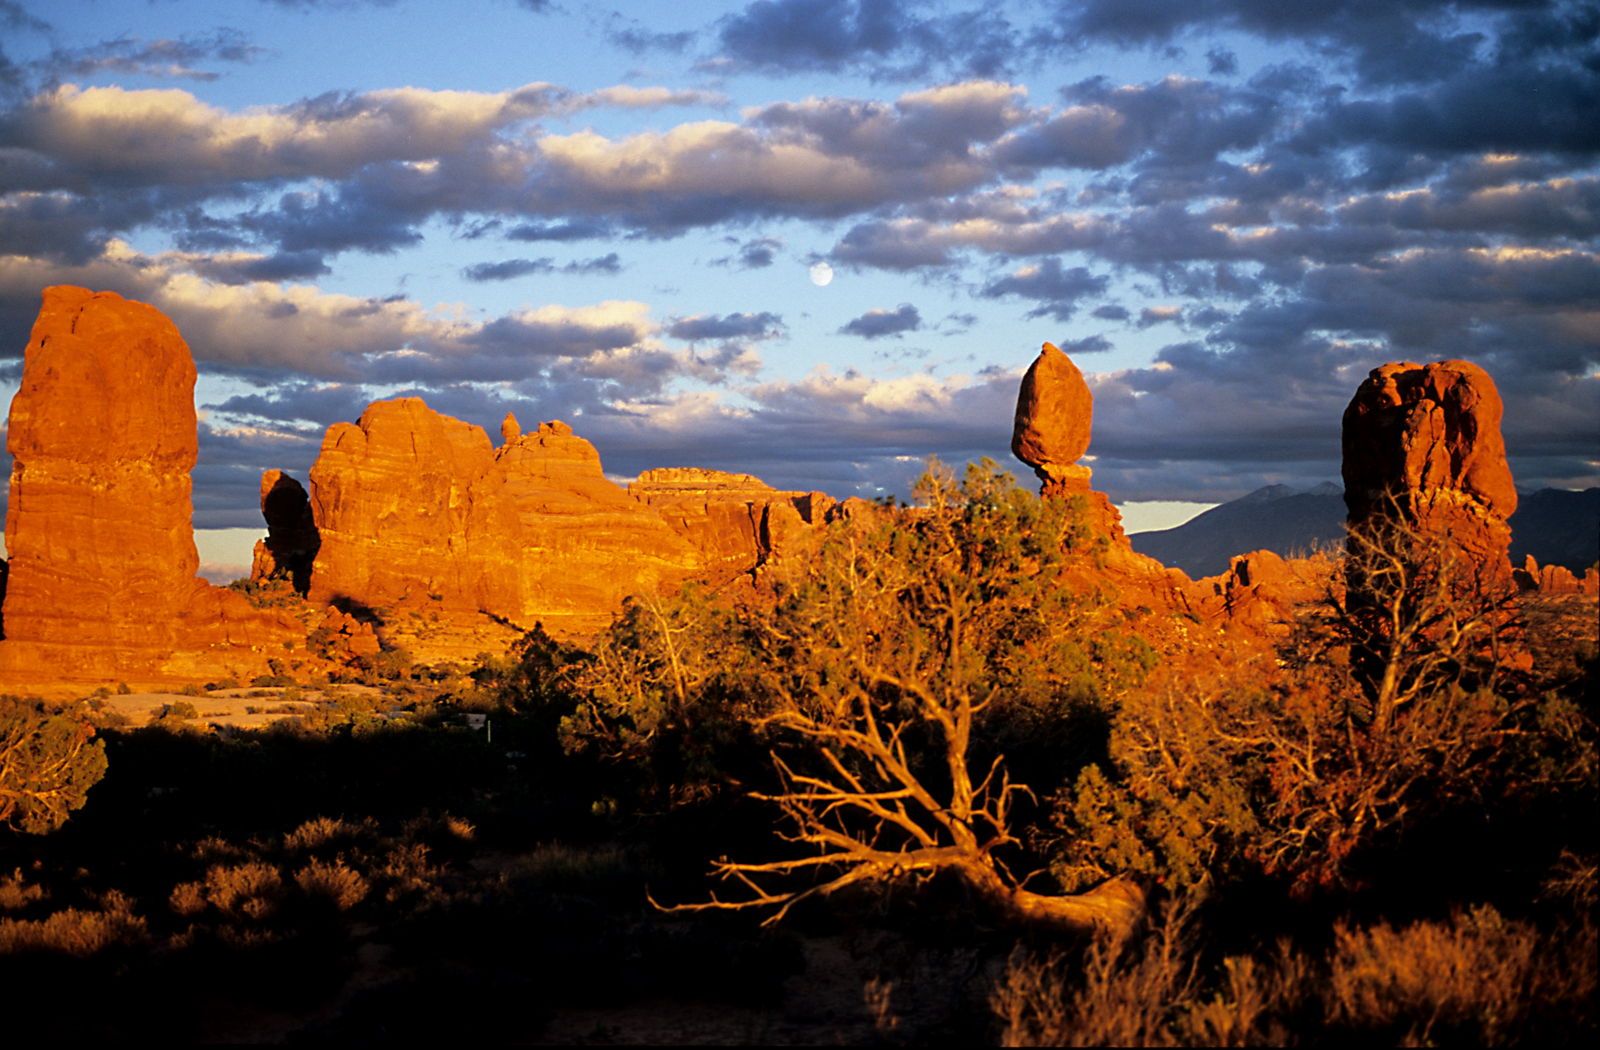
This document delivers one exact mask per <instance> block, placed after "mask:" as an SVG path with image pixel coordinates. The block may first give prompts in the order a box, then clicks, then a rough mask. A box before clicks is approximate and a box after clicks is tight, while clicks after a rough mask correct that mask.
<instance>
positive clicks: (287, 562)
mask: <svg viewBox="0 0 1600 1050" xmlns="http://www.w3.org/2000/svg"><path fill="white" fill-rule="evenodd" d="M261 516H262V517H263V518H265V519H266V521H267V537H266V539H263V540H257V541H256V547H255V556H254V558H253V561H252V564H251V566H250V578H251V579H252V580H255V581H257V582H265V581H267V580H288V581H289V582H290V583H291V584H292V585H293V587H294V589H295V591H296V592H298V593H299V594H302V595H303V594H305V593H306V590H307V588H308V587H309V586H310V583H311V565H312V563H313V562H314V561H315V560H316V557H317V550H318V549H319V548H320V547H321V546H322V538H321V537H320V536H319V535H318V534H317V523H316V521H315V519H314V518H313V517H312V514H311V497H310V496H308V495H307V494H306V490H305V486H303V485H301V484H300V483H299V482H298V481H296V480H295V479H294V478H291V477H290V476H289V475H287V474H285V473H284V472H283V471H281V470H269V471H267V472H266V473H265V474H263V475H262V476H261Z"/></svg>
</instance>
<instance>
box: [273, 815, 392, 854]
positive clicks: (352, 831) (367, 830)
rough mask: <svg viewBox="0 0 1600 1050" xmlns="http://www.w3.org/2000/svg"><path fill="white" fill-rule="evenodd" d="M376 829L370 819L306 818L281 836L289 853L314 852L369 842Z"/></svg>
mask: <svg viewBox="0 0 1600 1050" xmlns="http://www.w3.org/2000/svg"><path fill="white" fill-rule="evenodd" d="M375 838H376V829H375V828H374V826H373V823H372V821H371V820H370V819H368V820H365V821H362V822H360V823H356V822H353V821H348V820H337V819H334V818H331V817H317V818H316V819H314V820H308V821H306V822H305V823H304V824H301V825H300V826H299V827H297V828H295V829H294V830H293V831H291V832H289V833H288V834H287V835H285V836H284V837H283V848H284V849H285V850H287V851H289V852H290V853H315V852H321V851H326V850H329V849H344V848H348V847H349V846H351V845H354V844H356V843H367V842H371V841H372V840H373V839H375Z"/></svg>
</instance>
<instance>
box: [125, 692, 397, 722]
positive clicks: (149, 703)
mask: <svg viewBox="0 0 1600 1050" xmlns="http://www.w3.org/2000/svg"><path fill="white" fill-rule="evenodd" d="M297 692H298V693H299V694H300V699H299V700H294V701H289V702H285V701H284V700H283V690H282V689H278V688H251V687H245V688H241V689H218V690H216V691H214V692H209V693H204V694H202V695H200V696H188V695H185V694H183V693H123V694H113V695H111V696H108V697H105V698H104V699H103V700H102V701H101V703H102V704H103V705H104V706H103V708H102V710H108V711H112V712H115V713H116V714H118V715H121V716H122V717H123V718H125V719H127V723H128V725H130V726H143V725H149V724H150V723H151V722H152V721H154V720H155V719H156V718H157V717H159V716H160V714H161V712H162V711H163V710H164V709H165V707H166V706H167V705H168V704H179V703H184V704H189V705H191V706H192V707H194V709H195V711H196V712H198V715H199V717H198V718H193V719H185V720H184V721H187V722H204V723H207V724H210V725H214V726H238V727H239V728H241V729H260V728H261V727H262V726H264V725H267V724H269V723H271V722H276V721H277V720H278V719H280V718H293V717H294V716H295V715H297V714H302V713H309V712H310V711H312V710H313V709H315V708H316V706H317V705H318V704H321V703H326V702H330V701H332V700H333V699H335V698H336V697H338V696H339V695H341V694H342V695H346V696H351V695H358V694H366V695H372V694H381V693H382V692H383V690H381V689H377V688H374V687H372V686H366V685H341V686H336V687H335V688H334V689H332V690H329V691H328V692H327V693H323V692H320V691H317V690H313V689H300V690H297Z"/></svg>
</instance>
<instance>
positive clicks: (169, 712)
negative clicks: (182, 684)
mask: <svg viewBox="0 0 1600 1050" xmlns="http://www.w3.org/2000/svg"><path fill="white" fill-rule="evenodd" d="M156 717H157V718H158V719H160V720H163V721H165V720H171V721H178V722H181V721H184V720H186V719H190V718H199V717H200V709H199V708H197V707H195V706H194V705H193V704H191V703H190V702H189V701H187V700H175V701H173V702H172V703H170V704H162V705H161V713H160V714H159V715H157V716H156Z"/></svg>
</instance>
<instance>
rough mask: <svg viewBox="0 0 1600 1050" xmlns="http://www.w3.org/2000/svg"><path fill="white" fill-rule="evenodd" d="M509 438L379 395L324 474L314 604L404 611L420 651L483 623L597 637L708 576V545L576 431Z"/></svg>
mask: <svg viewBox="0 0 1600 1050" xmlns="http://www.w3.org/2000/svg"><path fill="white" fill-rule="evenodd" d="M502 435H503V437H505V438H506V441H505V443H504V444H503V445H502V446H501V447H500V448H498V449H497V448H495V447H494V446H493V444H492V443H491V442H490V440H489V437H488V435H487V434H486V433H485V432H484V431H483V429H482V428H481V427H476V426H472V425H470V424H468V423H463V422H462V421H460V420H458V419H452V418H450V417H449V416H444V415H440V414H439V413H437V412H435V411H433V410H432V409H431V408H429V407H428V406H427V405H426V404H424V403H423V402H422V401H421V400H420V399H418V398H402V399H399V400H395V401H379V402H375V403H373V404H372V405H370V406H368V408H367V410H366V411H365V412H364V413H362V416H361V419H360V421H359V422H357V423H354V424H350V423H340V424H336V425H335V426H333V427H331V428H330V429H329V430H328V433H327V436H326V437H325V439H324V440H323V444H322V452H321V455H320V456H319V457H318V459H317V462H316V465H315V466H313V467H312V469H311V502H312V507H313V512H314V514H315V517H316V522H317V527H318V531H319V533H320V536H321V540H322V547H321V549H320V551H319V552H318V554H317V559H316V564H315V567H314V568H313V570H312V575H311V589H310V598H311V600H312V601H313V602H314V603H317V604H323V605H325V604H328V603H335V604H340V605H341V606H346V607H364V608H367V609H374V610H382V609H388V610H391V611H390V612H389V613H388V614H387V615H384V616H383V617H382V618H383V619H384V620H385V622H386V625H387V626H388V628H389V630H390V632H391V633H395V632H398V633H397V634H396V638H397V639H399V641H400V642H401V643H403V644H408V645H410V646H411V647H412V648H413V649H417V650H418V652H419V653H420V652H423V651H430V648H431V650H438V649H440V648H441V647H443V648H445V649H448V648H449V647H450V645H451V644H452V643H451V642H450V638H451V637H453V636H456V635H460V633H461V631H463V630H466V629H468V628H470V627H471V626H472V625H473V624H474V623H476V624H479V625H480V627H481V630H482V632H484V633H483V634H482V636H481V637H482V639H485V640H486V639H490V638H492V637H493V634H494V628H495V626H496V625H498V627H499V629H500V630H502V631H506V632H511V633H513V634H514V633H519V632H521V631H525V630H528V629H531V628H532V627H533V626H534V625H535V624H541V623H542V624H543V625H544V626H545V627H546V628H547V629H549V630H552V631H555V632H557V633H565V634H574V633H577V634H581V633H586V632H592V631H596V630H599V629H601V628H603V627H605V626H606V625H607V624H609V623H610V621H611V618H612V616H613V615H615V613H616V612H617V611H618V610H619V609H620V608H621V605H622V600H623V598H624V597H626V596H627V595H629V594H635V593H649V592H651V591H654V590H659V589H661V588H663V587H667V586H671V585H673V584H675V583H677V582H678V581H679V580H681V579H683V578H684V577H685V576H687V575H689V574H690V573H692V572H694V571H696V570H697V569H698V568H699V567H700V565H701V562H702V559H701V557H700V556H699V554H698V552H697V551H696V550H695V548H694V546H693V545H692V544H691V543H690V542H689V541H688V540H687V539H686V538H684V537H683V536H681V535H679V534H678V533H676V532H674V531H673V530H672V529H671V528H670V527H668V525H667V523H666V522H665V521H664V520H663V519H662V518H661V516H660V515H659V514H657V513H655V512H654V511H652V510H651V509H650V508H649V507H647V506H646V505H644V504H642V503H640V502H639V501H638V500H636V499H634V498H632V497H630V496H629V495H628V493H627V492H626V491H625V490H623V489H622V488H621V487H620V486H618V485H617V484H615V483H614V482H611V481H609V480H607V479H606V477H605V475H604V473H603V472H602V470H601V465H600V455H599V453H597V452H596V451H595V449H594V446H593V445H591V444H590V443H589V442H587V441H585V440H583V439H582V438H579V437H576V436H574V435H573V433H572V428H571V427H569V426H567V425H566V424H564V423H560V422H550V423H544V424H541V425H540V426H539V428H538V430H537V431H535V432H532V433H523V432H522V431H521V428H520V427H518V426H516V425H515V420H514V419H513V420H510V421H508V423H507V425H505V426H503V427H502ZM408 624H414V625H415V630H414V631H410V632H409V635H408V626H407V625H408ZM430 624H443V625H444V626H443V627H440V628H438V629H432V628H430V626H429V625H430ZM473 644H479V645H481V641H473V640H471V639H470V638H464V639H463V640H462V641H461V642H460V645H461V646H462V647H470V646H471V645H473ZM414 655H416V654H414ZM466 655H468V656H470V655H472V654H471V653H467V654H466Z"/></svg>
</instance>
